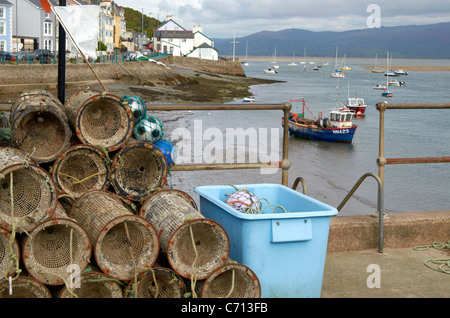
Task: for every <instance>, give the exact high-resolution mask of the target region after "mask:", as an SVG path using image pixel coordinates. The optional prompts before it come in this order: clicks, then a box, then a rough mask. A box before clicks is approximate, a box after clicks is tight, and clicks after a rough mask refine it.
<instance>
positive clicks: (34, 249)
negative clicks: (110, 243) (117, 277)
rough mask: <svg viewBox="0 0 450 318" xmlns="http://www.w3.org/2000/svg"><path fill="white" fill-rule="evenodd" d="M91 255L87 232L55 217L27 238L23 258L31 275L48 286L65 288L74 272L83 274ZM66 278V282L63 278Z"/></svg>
mask: <svg viewBox="0 0 450 318" xmlns="http://www.w3.org/2000/svg"><path fill="white" fill-rule="evenodd" d="M91 254H92V245H91V242H90V239H89V237H88V235H87V233H86V231H85V230H84V229H83V228H82V227H81V226H80V225H79V224H78V223H77V222H75V221H74V220H71V219H66V218H52V219H51V220H47V221H45V222H42V223H40V224H39V225H38V226H37V227H36V228H34V229H33V231H32V232H31V236H26V237H25V238H24V241H23V246H22V258H23V263H24V266H25V268H26V269H27V272H28V274H30V275H31V276H32V277H33V278H35V279H36V280H38V281H40V282H42V283H44V284H46V285H63V284H64V283H65V280H66V281H68V280H69V279H68V278H69V277H70V276H71V275H72V271H71V270H68V269H69V266H70V265H76V266H77V267H76V268H75V267H73V268H72V269H73V270H74V271H75V270H76V271H79V272H81V271H83V270H84V269H85V268H86V267H87V266H88V265H89V261H90V258H91ZM62 278H64V280H63V279H62Z"/></svg>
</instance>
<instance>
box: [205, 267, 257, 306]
mask: <svg viewBox="0 0 450 318" xmlns="http://www.w3.org/2000/svg"><path fill="white" fill-rule="evenodd" d="M197 286H198V290H197V291H199V295H200V297H201V298H260V297H261V285H260V282H259V279H258V277H257V276H256V274H255V273H254V272H253V271H252V270H251V269H250V268H248V267H247V266H245V265H242V264H239V263H233V262H230V263H228V264H225V265H223V266H222V267H219V268H218V269H217V270H215V271H214V272H213V273H211V275H209V277H208V278H207V279H205V280H204V281H201V282H199V283H198V284H197Z"/></svg>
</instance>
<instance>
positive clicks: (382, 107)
mask: <svg viewBox="0 0 450 318" xmlns="http://www.w3.org/2000/svg"><path fill="white" fill-rule="evenodd" d="M376 109H377V110H378V111H379V112H380V126H379V154H378V158H377V165H378V175H375V174H373V173H366V174H365V175H363V176H362V177H361V178H360V179H359V180H358V182H357V183H356V184H355V185H354V186H353V188H352V189H351V190H350V192H349V193H348V194H347V196H346V197H345V198H344V200H343V201H342V203H341V204H340V205H339V206H338V208H337V210H338V211H340V210H341V209H342V207H343V206H344V205H345V203H347V201H348V200H349V199H350V197H351V196H352V195H353V193H354V192H355V191H356V189H357V188H358V187H359V186H360V185H361V183H362V182H363V181H364V180H365V179H366V178H367V177H368V176H371V177H374V178H375V179H376V181H377V182H378V205H377V208H378V213H379V231H378V238H379V243H378V249H379V252H381V253H382V252H383V216H384V167H385V166H386V165H393V164H417V163H449V162H450V157H449V156H446V157H421V158H385V157H384V112H385V111H386V110H387V109H450V103H396V104H388V103H387V102H381V103H378V104H376Z"/></svg>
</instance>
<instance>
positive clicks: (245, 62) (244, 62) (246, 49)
mask: <svg viewBox="0 0 450 318" xmlns="http://www.w3.org/2000/svg"><path fill="white" fill-rule="evenodd" d="M247 53H248V41H247V42H246V43H245V61H243V62H242V65H244V66H248V65H249V64H248V61H247Z"/></svg>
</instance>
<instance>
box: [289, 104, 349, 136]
mask: <svg viewBox="0 0 450 318" xmlns="http://www.w3.org/2000/svg"><path fill="white" fill-rule="evenodd" d="M290 102H301V103H302V104H303V109H302V112H301V113H293V112H291V113H290V114H289V123H288V125H289V133H290V134H291V135H293V136H294V137H300V138H304V139H311V140H318V141H329V142H343V143H352V142H353V137H354V134H355V132H356V128H357V127H358V126H357V125H354V124H353V118H354V115H355V112H354V111H352V110H350V109H349V108H348V107H338V106H337V105H336V108H334V109H330V113H329V118H322V114H321V113H319V117H318V118H316V116H314V114H313V113H312V112H311V110H310V109H309V108H308V106H306V103H305V100H304V99H298V100H291V101H290ZM305 109H307V110H308V111H309V112H310V113H311V114H312V116H313V117H314V119H311V118H305ZM282 125H283V126H284V118H282Z"/></svg>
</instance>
